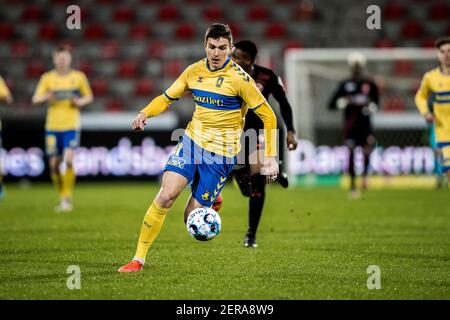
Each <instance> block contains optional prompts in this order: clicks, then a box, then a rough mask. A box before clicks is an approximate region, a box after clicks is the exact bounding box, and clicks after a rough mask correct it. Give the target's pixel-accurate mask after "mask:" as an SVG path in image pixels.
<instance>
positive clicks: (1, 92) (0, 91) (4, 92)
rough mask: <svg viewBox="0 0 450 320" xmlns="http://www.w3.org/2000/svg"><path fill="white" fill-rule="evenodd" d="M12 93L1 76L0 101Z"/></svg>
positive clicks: (0, 137) (0, 128)
mask: <svg viewBox="0 0 450 320" xmlns="http://www.w3.org/2000/svg"><path fill="white" fill-rule="evenodd" d="M10 95H11V93H10V92H9V89H8V87H7V86H6V83H5V81H4V80H3V78H2V77H1V76H0V99H3V98H6V97H8V96H10ZM1 147H2V121H1V119H0V149H1Z"/></svg>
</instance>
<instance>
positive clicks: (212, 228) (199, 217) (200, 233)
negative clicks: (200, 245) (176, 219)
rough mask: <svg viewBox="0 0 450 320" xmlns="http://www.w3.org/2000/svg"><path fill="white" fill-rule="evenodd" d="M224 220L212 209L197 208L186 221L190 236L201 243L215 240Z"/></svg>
mask: <svg viewBox="0 0 450 320" xmlns="http://www.w3.org/2000/svg"><path fill="white" fill-rule="evenodd" d="M221 227H222V220H221V219H220V216H219V214H218V213H217V212H216V211H215V210H214V209H212V208H207V207H203V208H197V209H194V210H192V211H191V213H190V214H189V216H188V218H187V221H186V228H187V230H188V232H189V234H190V235H191V236H192V237H194V238H195V239H197V240H199V241H208V240H211V239H214V238H215V237H216V236H217V235H218V234H219V232H220V229H221Z"/></svg>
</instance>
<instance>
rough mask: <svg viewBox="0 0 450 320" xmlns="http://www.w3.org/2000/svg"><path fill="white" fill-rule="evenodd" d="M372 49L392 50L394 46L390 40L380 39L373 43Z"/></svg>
mask: <svg viewBox="0 0 450 320" xmlns="http://www.w3.org/2000/svg"><path fill="white" fill-rule="evenodd" d="M374 47H375V48H379V49H389V48H394V47H395V44H394V41H392V40H391V39H388V38H381V39H378V40H377V41H376V42H375V45H374Z"/></svg>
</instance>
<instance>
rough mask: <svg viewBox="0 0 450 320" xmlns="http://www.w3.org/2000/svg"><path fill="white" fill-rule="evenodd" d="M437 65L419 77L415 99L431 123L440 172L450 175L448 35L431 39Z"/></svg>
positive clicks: (449, 44) (421, 111) (449, 61)
mask: <svg viewBox="0 0 450 320" xmlns="http://www.w3.org/2000/svg"><path fill="white" fill-rule="evenodd" d="M435 47H436V53H437V57H438V60H439V64H440V66H439V67H437V68H435V69H433V70H430V71H428V72H427V73H425V75H424V76H423V78H422V82H421V84H420V88H419V90H418V91H417V93H416V97H415V101H416V105H417V108H418V109H419V112H420V113H421V114H422V116H423V117H424V118H425V121H426V122H427V123H429V124H434V129H435V135H436V138H435V139H436V145H437V148H438V150H439V155H438V157H439V159H440V164H441V166H440V167H441V171H442V173H446V174H447V177H448V178H449V179H450V37H443V38H439V39H437V40H436V42H435Z"/></svg>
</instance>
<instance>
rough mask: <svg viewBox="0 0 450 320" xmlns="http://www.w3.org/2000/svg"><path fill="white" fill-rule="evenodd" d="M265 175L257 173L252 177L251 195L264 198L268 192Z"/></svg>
mask: <svg viewBox="0 0 450 320" xmlns="http://www.w3.org/2000/svg"><path fill="white" fill-rule="evenodd" d="M264 180H265V177H264V176H262V175H260V174H255V175H253V176H252V177H251V178H250V181H251V188H250V197H252V198H263V197H264V196H265V194H266V184H265V181H264Z"/></svg>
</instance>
